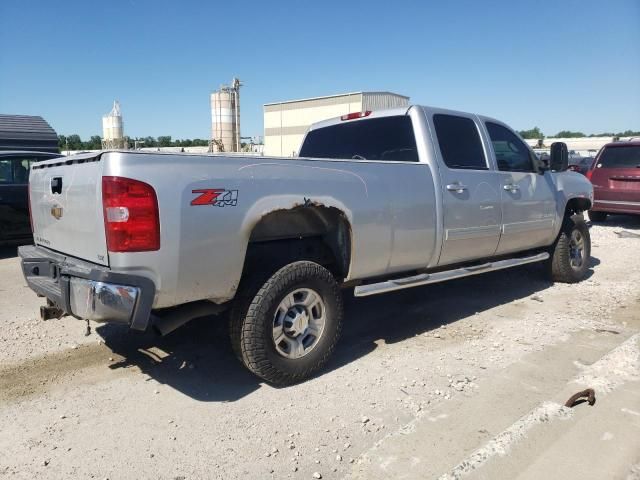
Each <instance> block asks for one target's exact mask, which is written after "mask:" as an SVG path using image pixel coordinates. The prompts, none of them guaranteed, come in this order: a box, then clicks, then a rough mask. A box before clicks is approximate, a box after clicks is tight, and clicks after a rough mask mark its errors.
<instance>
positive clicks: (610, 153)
mask: <svg viewBox="0 0 640 480" xmlns="http://www.w3.org/2000/svg"><path fill="white" fill-rule="evenodd" d="M596 167H597V168H636V167H638V168H640V145H624V146H617V145H616V146H609V147H605V148H604V149H603V150H602V153H601V154H600V157H598V161H597V162H596Z"/></svg>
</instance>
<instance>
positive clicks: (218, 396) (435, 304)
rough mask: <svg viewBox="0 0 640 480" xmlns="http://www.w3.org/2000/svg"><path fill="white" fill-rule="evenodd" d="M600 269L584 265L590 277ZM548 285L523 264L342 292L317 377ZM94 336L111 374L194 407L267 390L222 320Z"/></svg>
mask: <svg viewBox="0 0 640 480" xmlns="http://www.w3.org/2000/svg"><path fill="white" fill-rule="evenodd" d="M599 263H600V262H599V260H598V259H596V258H592V259H591V264H590V267H591V268H590V270H589V272H590V275H591V274H593V268H594V267H597V265H598V264H599ZM551 286H552V283H551V282H549V281H547V280H544V275H543V272H542V266H540V265H530V266H525V267H520V268H514V269H510V270H503V271H500V272H492V273H486V274H483V275H479V276H476V277H469V278H464V279H460V280H455V281H451V282H447V283H442V284H436V285H430V286H427V287H418V288H414V289H408V290H404V291H400V292H395V293H390V294H386V295H380V296H374V297H368V298H354V297H353V295H351V294H350V293H347V292H345V321H344V330H343V335H342V339H341V341H340V343H339V345H338V348H337V350H336V353H335V355H334V356H333V358H332V360H331V361H330V363H329V365H328V366H327V368H325V369H324V371H322V372H321V373H319V374H318V375H319V376H321V375H324V374H327V372H329V371H332V370H335V369H337V368H340V367H342V366H344V365H346V364H349V363H351V362H353V361H356V360H357V359H359V358H361V357H364V356H366V355H368V354H369V353H371V352H372V351H373V350H375V349H376V348H377V342H380V341H381V340H383V341H384V342H386V343H388V344H389V343H396V342H401V341H403V340H405V339H407V338H411V337H414V336H416V335H420V334H423V333H425V332H428V331H430V330H433V329H436V328H439V327H440V326H441V325H448V324H452V323H455V322H457V321H458V320H461V319H464V318H467V317H470V316H473V315H474V314H475V313H476V312H483V311H486V310H490V309H492V308H494V307H497V306H499V305H503V304H506V303H509V302H513V301H517V300H521V299H525V298H526V297H529V296H531V295H534V294H536V293H539V292H541V291H543V290H546V289H547V288H549V287H551ZM534 303H535V302H534ZM97 331H98V333H99V334H100V335H101V336H102V337H103V338H104V341H105V344H106V346H107V347H109V348H110V349H111V350H112V351H113V352H114V353H115V354H117V355H120V356H122V357H123V360H122V361H121V362H120V363H117V364H115V365H112V366H111V368H121V367H129V366H136V367H138V368H139V369H140V370H141V371H142V372H143V373H144V374H146V375H149V376H150V377H151V378H153V379H154V380H156V381H158V382H160V383H162V384H165V385H168V386H170V387H172V388H175V389H176V390H178V391H180V392H181V393H183V394H185V395H188V396H189V397H191V398H193V399H194V400H197V401H204V402H225V401H226V402H230V401H235V400H238V399H240V398H242V397H244V396H247V395H250V394H251V393H252V392H254V391H256V390H258V389H260V388H272V387H270V386H268V385H265V384H264V382H262V381H261V380H260V379H258V378H257V377H255V376H253V375H252V374H250V373H249V372H248V371H247V370H245V368H244V367H243V366H242V365H241V364H240V362H239V361H238V360H237V359H236V357H235V355H234V353H233V352H232V349H231V346H230V344H229V341H228V333H227V325H226V320H224V318H223V317H209V318H202V319H198V320H194V321H192V322H190V323H189V324H187V325H185V326H184V327H182V328H180V329H178V330H176V331H175V332H173V333H172V334H170V335H168V336H166V337H158V336H155V335H153V334H139V335H136V334H127V330H126V328H122V327H117V326H113V325H103V326H100V327H98V329H97Z"/></svg>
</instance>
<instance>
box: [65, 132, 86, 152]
mask: <svg viewBox="0 0 640 480" xmlns="http://www.w3.org/2000/svg"><path fill="white" fill-rule="evenodd" d="M67 144H68V145H69V150H82V149H83V148H84V145H83V143H82V139H81V138H80V135H78V134H75V133H74V134H73V135H69V136H68V137H67Z"/></svg>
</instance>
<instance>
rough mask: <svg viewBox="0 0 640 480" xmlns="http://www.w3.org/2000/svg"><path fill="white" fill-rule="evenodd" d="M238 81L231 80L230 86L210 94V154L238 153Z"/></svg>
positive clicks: (224, 86) (222, 87)
mask: <svg viewBox="0 0 640 480" xmlns="http://www.w3.org/2000/svg"><path fill="white" fill-rule="evenodd" d="M241 85H242V83H240V80H238V79H237V78H234V79H233V82H232V83H231V86H228V85H221V86H220V90H218V91H216V92H213V93H212V94H211V141H210V142H209V150H210V151H212V152H239V151H240V86H241Z"/></svg>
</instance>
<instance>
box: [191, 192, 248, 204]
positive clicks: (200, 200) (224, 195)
mask: <svg viewBox="0 0 640 480" xmlns="http://www.w3.org/2000/svg"><path fill="white" fill-rule="evenodd" d="M191 193H195V194H196V195H198V196H197V197H196V198H194V199H193V200H191V205H213V206H214V207H224V206H227V205H228V206H230V207H235V206H236V205H237V204H238V190H225V189H224V188H202V189H199V190H191Z"/></svg>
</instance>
